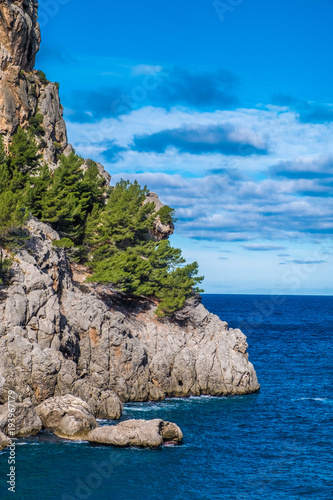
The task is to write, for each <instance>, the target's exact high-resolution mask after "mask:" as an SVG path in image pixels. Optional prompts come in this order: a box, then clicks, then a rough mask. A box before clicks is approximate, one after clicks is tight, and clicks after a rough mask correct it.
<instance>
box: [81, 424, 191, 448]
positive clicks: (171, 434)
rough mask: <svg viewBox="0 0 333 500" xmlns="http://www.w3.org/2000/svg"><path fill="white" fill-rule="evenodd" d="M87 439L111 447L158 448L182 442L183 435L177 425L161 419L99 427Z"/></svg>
mask: <svg viewBox="0 0 333 500" xmlns="http://www.w3.org/2000/svg"><path fill="white" fill-rule="evenodd" d="M86 439H87V441H89V442H91V443H98V444H104V445H110V446H119V447H130V446H136V447H140V448H158V447H160V446H161V445H162V444H163V443H164V442H165V441H173V442H181V441H182V439H183V433H182V431H181V430H180V429H179V427H178V426H177V425H176V424H173V423H171V422H163V420H160V419H154V420H127V421H125V422H121V423H120V424H117V425H113V426H103V427H98V428H97V429H95V430H93V431H91V432H90V433H89V434H88V436H87V437H86Z"/></svg>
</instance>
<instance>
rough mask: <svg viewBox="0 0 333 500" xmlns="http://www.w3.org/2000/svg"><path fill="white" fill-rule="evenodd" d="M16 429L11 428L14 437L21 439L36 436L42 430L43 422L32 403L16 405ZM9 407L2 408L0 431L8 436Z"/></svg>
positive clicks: (0, 411)
mask: <svg viewBox="0 0 333 500" xmlns="http://www.w3.org/2000/svg"><path fill="white" fill-rule="evenodd" d="M14 407H15V412H14V419H13V420H14V427H11V431H12V433H11V434H10V435H11V436H12V437H15V438H20V437H26V436H35V435H36V434H38V432H39V431H40V430H41V428H42V421H41V419H40V418H39V416H38V415H37V413H36V410H35V408H34V406H33V405H32V403H31V402H30V401H24V402H23V403H18V404H15V405H14ZM8 430H9V429H8V407H7V405H3V406H0V431H1V432H3V433H4V434H7V435H8Z"/></svg>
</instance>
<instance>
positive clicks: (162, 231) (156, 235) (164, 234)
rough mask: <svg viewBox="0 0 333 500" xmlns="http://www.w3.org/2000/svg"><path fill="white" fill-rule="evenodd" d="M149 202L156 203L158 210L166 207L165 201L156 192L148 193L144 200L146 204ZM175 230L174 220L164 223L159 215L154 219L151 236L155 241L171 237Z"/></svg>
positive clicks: (156, 209)
mask: <svg viewBox="0 0 333 500" xmlns="http://www.w3.org/2000/svg"><path fill="white" fill-rule="evenodd" d="M147 203H154V205H155V211H156V212H158V211H159V210H160V209H161V208H162V207H164V205H163V203H162V202H161V200H160V199H159V197H158V195H157V194H156V193H152V192H150V193H148V194H147V197H146V199H145V201H144V202H143V204H144V205H146V204H147ZM174 230H175V226H174V224H173V222H169V223H167V224H166V223H163V222H162V221H161V219H160V217H159V216H157V217H156V219H155V221H154V225H153V228H152V229H151V230H150V236H151V237H152V238H153V239H154V240H155V241H161V240H165V239H167V238H169V236H171V235H172V234H173V232H174Z"/></svg>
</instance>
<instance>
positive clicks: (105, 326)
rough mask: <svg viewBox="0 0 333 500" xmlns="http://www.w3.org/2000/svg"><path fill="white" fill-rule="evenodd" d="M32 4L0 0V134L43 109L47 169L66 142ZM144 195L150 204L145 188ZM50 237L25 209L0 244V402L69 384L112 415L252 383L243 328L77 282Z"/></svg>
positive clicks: (245, 388) (80, 276)
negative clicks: (40, 55)
mask: <svg viewBox="0 0 333 500" xmlns="http://www.w3.org/2000/svg"><path fill="white" fill-rule="evenodd" d="M37 5H38V4H37V2H36V1H35V0H13V1H12V0H0V14H1V18H0V47H1V48H0V64H1V76H0V133H1V134H2V135H3V136H4V137H5V138H6V140H7V141H10V139H11V137H12V134H13V133H14V131H15V130H16V129H17V127H18V126H19V125H21V126H22V127H27V126H29V125H30V126H31V120H30V119H31V117H33V116H35V115H36V113H39V114H41V115H42V118H43V129H44V134H43V136H42V138H41V139H40V141H41V148H42V151H43V154H44V158H45V159H46V160H47V162H48V164H49V165H50V168H56V163H57V154H58V153H59V152H65V153H66V152H68V151H70V150H71V146H69V145H68V143H67V134H66V127H65V123H64V121H63V118H62V108H61V104H60V101H59V95H58V88H57V85H55V84H52V83H49V82H47V81H45V79H44V78H43V77H42V76H41V75H40V73H38V72H36V71H35V70H33V66H34V60H35V55H36V52H37V50H38V48H39V43H40V33H39V27H38V23H37ZM29 120H30V121H29ZM99 169H100V172H101V174H102V175H103V176H104V177H105V178H107V180H108V181H109V180H110V177H109V176H108V174H106V173H105V171H104V170H103V167H102V166H99ZM148 201H154V203H155V205H156V208H157V209H158V208H159V207H160V205H159V203H160V202H159V200H158V198H157V196H156V195H155V194H154V193H151V194H150V195H149V200H148ZM172 231H173V225H172V226H171V225H169V226H164V225H163V224H162V223H161V221H157V222H156V225H155V227H154V234H153V235H152V237H155V238H156V239H157V240H158V239H161V238H165V237H167V236H168V235H169V234H171V233H172ZM56 240H59V235H58V234H57V233H56V232H55V231H54V230H52V229H51V228H50V227H49V226H47V225H45V224H42V223H40V222H39V221H37V220H36V219H33V218H31V219H30V220H29V222H28V223H27V226H26V239H25V243H24V245H23V246H22V247H21V248H20V249H19V250H17V251H16V252H14V253H12V254H8V256H10V257H11V258H12V259H13V265H12V267H11V269H10V271H9V274H8V276H7V285H6V286H5V285H1V286H0V404H1V403H2V404H4V403H5V402H6V401H7V399H8V391H15V393H16V394H17V398H18V401H20V402H23V401H25V400H27V399H29V400H30V401H31V402H32V403H33V405H34V406H37V405H40V404H41V403H42V402H43V401H45V400H47V399H49V398H51V397H54V396H64V395H67V394H71V395H73V396H77V397H79V398H81V399H83V400H84V401H86V402H87V403H88V404H89V407H90V408H91V409H92V412H93V414H94V416H95V417H104V418H119V417H120V415H121V413H122V402H125V401H147V400H160V399H163V398H165V397H167V396H175V397H183V396H191V395H197V396H198V395H201V394H211V395H216V396H222V395H230V394H247V393H251V392H254V391H257V390H258V389H259V385H258V381H257V377H256V373H255V371H254V368H253V366H252V364H251V363H250V362H249V359H248V354H247V343H246V338H245V336H244V335H243V334H242V332H241V331H240V330H233V329H228V325H227V324H226V323H225V322H222V321H220V320H219V318H218V317H217V316H214V315H213V314H210V313H209V312H208V311H207V310H206V309H205V308H204V307H203V305H202V304H201V303H200V300H199V299H195V300H194V299H193V300H192V301H190V302H188V303H187V304H186V306H185V307H184V308H183V309H182V310H181V311H179V312H178V313H177V314H176V315H175V317H174V318H173V319H159V318H157V317H156V315H155V314H154V311H155V309H156V304H155V303H154V301H151V300H147V299H142V300H139V299H136V300H133V299H130V298H128V297H126V296H125V295H123V294H120V293H119V292H117V291H115V290H113V289H112V287H107V286H101V285H92V284H87V283H86V282H85V278H86V277H87V275H88V274H87V269H86V268H84V267H83V266H80V265H76V264H73V263H71V262H70V261H69V260H68V258H67V256H66V253H65V251H64V250H62V249H59V248H57V247H55V246H54V245H53V242H54V241H56Z"/></svg>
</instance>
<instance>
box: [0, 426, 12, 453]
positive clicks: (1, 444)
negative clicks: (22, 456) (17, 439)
mask: <svg viewBox="0 0 333 500" xmlns="http://www.w3.org/2000/svg"><path fill="white" fill-rule="evenodd" d="M11 444H12V441H11V440H10V439H9V437H7V436H6V435H5V434H3V433H2V432H1V431H0V451H1V450H4V449H5V448H7V446H10V445H11Z"/></svg>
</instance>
